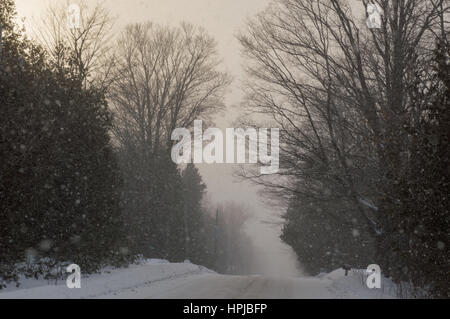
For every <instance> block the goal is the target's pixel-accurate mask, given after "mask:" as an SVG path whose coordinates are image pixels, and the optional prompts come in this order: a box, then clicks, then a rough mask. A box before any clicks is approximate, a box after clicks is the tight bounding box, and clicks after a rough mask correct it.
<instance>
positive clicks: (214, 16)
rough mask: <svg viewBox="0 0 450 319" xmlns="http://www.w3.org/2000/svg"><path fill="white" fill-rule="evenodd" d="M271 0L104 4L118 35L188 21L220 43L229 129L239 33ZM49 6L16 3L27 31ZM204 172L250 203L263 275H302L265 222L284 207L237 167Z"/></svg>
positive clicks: (230, 196)
mask: <svg viewBox="0 0 450 319" xmlns="http://www.w3.org/2000/svg"><path fill="white" fill-rule="evenodd" d="M49 1H63V0H49ZM355 1H356V0H355ZM269 2H270V0H105V1H104V4H105V6H106V7H107V8H108V9H109V10H110V12H111V14H112V15H113V16H115V17H117V23H116V30H117V31H118V32H119V31H120V30H121V29H122V28H123V27H124V26H125V25H127V24H129V23H136V22H145V21H152V22H156V23H160V24H168V25H178V24H179V23H180V22H181V21H186V22H190V23H192V24H195V25H199V26H202V27H204V28H205V29H206V30H207V31H208V33H209V34H210V35H212V36H213V37H214V38H215V39H216V41H217V43H218V51H219V53H220V55H221V57H222V59H223V67H224V68H225V70H226V71H227V72H229V73H230V74H231V75H232V76H233V78H234V82H233V85H232V87H231V88H230V91H229V93H228V94H227V98H226V103H227V105H228V108H227V110H226V111H225V112H224V114H221V115H219V116H217V117H216V119H215V122H216V124H217V125H216V126H217V127H219V128H221V129H224V128H226V127H229V126H230V125H231V123H232V122H233V120H235V119H236V117H237V116H238V114H239V110H238V109H237V108H236V105H239V102H240V100H241V98H242V92H241V90H240V83H241V80H242V78H243V76H244V75H243V72H242V62H243V61H242V59H241V56H240V47H239V43H238V41H237V40H236V38H235V35H236V34H237V33H238V32H239V30H242V28H243V27H245V24H246V19H247V18H249V17H252V16H254V15H255V14H257V13H258V12H260V11H261V10H263V9H264V8H265V7H266V6H267V5H268V4H269ZM87 3H88V4H89V3H96V0H87ZM45 4H46V1H45V0H16V5H17V10H18V13H19V16H21V17H26V19H27V20H26V26H27V29H29V30H30V29H32V28H33V21H38V20H39V17H40V16H41V15H42V12H43V10H44V8H45V6H46V5H45ZM233 106H234V107H233ZM200 170H201V174H202V176H203V179H204V181H205V182H206V184H207V187H208V196H209V197H210V198H211V200H212V201H215V202H221V201H229V200H233V201H235V202H237V203H242V204H245V205H246V206H247V207H249V208H250V209H251V210H252V211H253V212H254V214H255V217H254V218H253V220H252V221H251V222H250V223H249V224H248V233H249V234H250V235H251V237H252V239H253V241H254V243H255V245H256V249H257V251H258V259H259V260H258V263H259V265H260V266H261V267H260V268H259V269H258V272H261V273H265V274H275V275H276V274H284V275H296V274H297V270H296V262H295V257H294V254H293V253H292V250H291V249H290V248H289V247H288V246H286V245H284V244H282V242H281V241H280V239H279V238H278V236H279V232H280V228H279V227H274V226H270V225H268V224H266V223H264V221H266V220H269V219H273V218H274V217H273V216H277V215H280V213H281V212H280V211H279V209H276V208H269V207H267V206H265V205H263V204H262V203H261V198H259V197H258V195H257V189H256V188H255V187H254V186H251V185H249V184H248V183H246V182H243V181H236V180H235V179H234V178H233V177H232V171H233V167H232V166H230V165H227V164H216V165H200Z"/></svg>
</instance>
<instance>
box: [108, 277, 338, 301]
mask: <svg viewBox="0 0 450 319" xmlns="http://www.w3.org/2000/svg"><path fill="white" fill-rule="evenodd" d="M329 286H330V282H328V281H326V280H320V279H315V278H281V277H278V278H277V277H265V276H225V275H218V274H200V275H194V276H188V277H185V278H178V279H177V280H165V281H161V282H156V283H152V284H151V285H149V286H144V287H137V288H132V289H129V290H126V291H120V292H116V293H112V295H104V296H102V298H149V299H150V298H151V299H160V298H163V299H219V298H227V299H271V298H275V299H276V298H280V299H281V298H334V297H335V295H334V294H332V293H331V291H330V287H329Z"/></svg>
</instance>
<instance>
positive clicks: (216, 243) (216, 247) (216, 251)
mask: <svg viewBox="0 0 450 319" xmlns="http://www.w3.org/2000/svg"><path fill="white" fill-rule="evenodd" d="M214 256H215V259H216V260H215V262H216V269H215V270H218V269H219V268H218V267H219V209H218V208H217V210H216V225H215V227H214Z"/></svg>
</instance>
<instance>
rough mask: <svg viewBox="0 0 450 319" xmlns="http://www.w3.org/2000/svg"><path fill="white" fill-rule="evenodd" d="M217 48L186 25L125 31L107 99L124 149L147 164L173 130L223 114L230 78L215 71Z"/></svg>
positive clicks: (165, 147)
mask: <svg viewBox="0 0 450 319" xmlns="http://www.w3.org/2000/svg"><path fill="white" fill-rule="evenodd" d="M215 46H216V44H215V41H214V40H213V39H212V38H211V37H209V36H208V35H207V34H206V33H205V32H204V31H203V30H202V29H199V28H195V27H193V26H191V25H188V24H182V25H181V26H180V27H178V28H169V27H162V26H158V25H154V24H151V23H146V24H136V25H130V26H128V27H127V28H126V30H125V31H124V33H123V34H122V36H121V38H120V40H119V42H118V65H117V67H116V73H115V81H114V85H113V90H112V91H111V94H110V100H111V102H112V106H113V108H114V111H115V114H116V128H115V135H116V137H117V140H118V142H119V143H120V144H121V145H122V146H126V145H130V143H131V144H134V145H136V146H138V151H139V152H140V153H141V154H144V155H146V158H147V159H149V158H150V156H152V155H153V156H156V154H158V152H160V151H161V152H167V151H168V150H169V148H170V147H171V145H172V143H173V142H172V141H171V133H172V131H173V130H174V129H175V128H177V127H190V126H191V125H192V123H193V121H194V120H195V119H208V117H209V115H211V114H212V113H214V112H216V111H218V110H220V109H222V107H223V101H222V98H223V94H224V92H225V91H224V90H225V88H226V86H227V85H228V84H229V82H230V79H229V77H228V76H227V75H226V74H225V73H222V72H220V71H218V68H217V66H218V64H219V63H220V61H219V60H218V58H217V53H216V49H215Z"/></svg>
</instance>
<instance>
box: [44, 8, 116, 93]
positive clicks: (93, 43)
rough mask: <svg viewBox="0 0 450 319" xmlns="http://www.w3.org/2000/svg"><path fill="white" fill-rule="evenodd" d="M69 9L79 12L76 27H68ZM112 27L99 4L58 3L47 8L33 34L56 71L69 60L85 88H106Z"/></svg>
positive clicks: (106, 13) (110, 68) (109, 16)
mask: <svg viewBox="0 0 450 319" xmlns="http://www.w3.org/2000/svg"><path fill="white" fill-rule="evenodd" d="M70 5H76V6H77V7H78V8H79V9H80V12H79V21H77V22H79V25H71V24H70V23H68V22H69V21H68V18H69V16H68V15H69V12H68V9H69V6H70ZM77 13H78V12H75V14H77ZM113 26H114V19H113V18H112V17H111V15H110V13H109V12H108V10H107V9H106V8H105V6H104V5H103V4H102V3H101V2H97V4H95V5H94V6H88V4H87V2H86V1H85V0H77V1H75V2H73V1H64V2H62V1H61V2H59V1H58V2H57V3H56V2H53V3H50V4H48V6H47V10H46V13H45V14H44V16H43V17H42V19H41V22H40V23H38V27H37V28H36V34H37V38H38V40H39V41H40V42H41V43H42V44H43V46H44V48H45V49H46V50H47V52H49V54H50V57H51V58H52V60H53V62H54V63H55V64H56V65H57V66H58V67H66V66H67V65H66V64H67V61H68V59H70V61H71V63H72V64H73V66H74V68H75V69H74V70H73V71H74V72H75V74H76V75H77V76H78V77H79V78H80V79H81V80H82V81H83V83H84V85H85V86H87V85H88V84H89V83H92V82H96V83H97V84H99V85H100V86H101V87H103V88H107V87H108V86H109V84H110V82H111V80H112V77H111V75H112V74H111V72H112V68H113V66H114V61H115V59H114V56H113V54H112V46H111V40H112V38H113Z"/></svg>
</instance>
